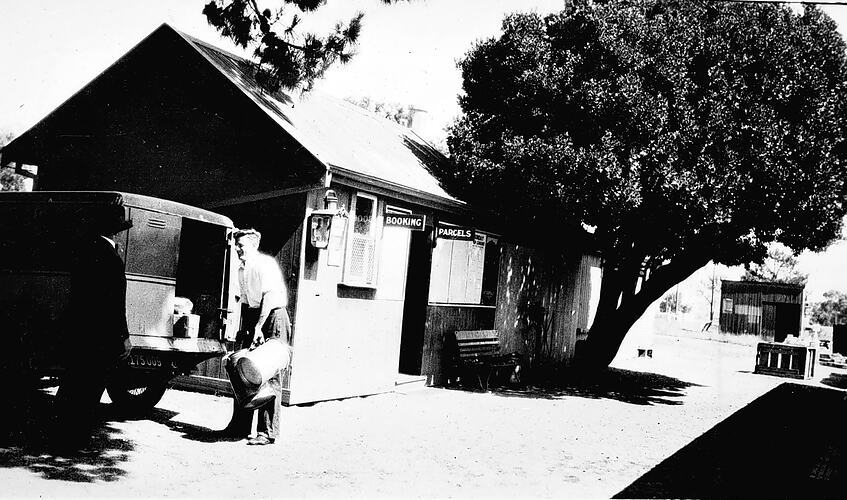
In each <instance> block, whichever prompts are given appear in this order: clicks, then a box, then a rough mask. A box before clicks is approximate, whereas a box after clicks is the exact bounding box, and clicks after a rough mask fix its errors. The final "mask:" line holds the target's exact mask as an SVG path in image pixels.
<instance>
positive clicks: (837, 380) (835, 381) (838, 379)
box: [821, 372, 847, 389]
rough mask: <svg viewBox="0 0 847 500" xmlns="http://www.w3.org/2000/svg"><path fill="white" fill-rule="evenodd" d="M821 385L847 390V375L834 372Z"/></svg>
mask: <svg viewBox="0 0 847 500" xmlns="http://www.w3.org/2000/svg"><path fill="white" fill-rule="evenodd" d="M821 384H823V385H828V386H830V387H836V388H838V389H847V374H845V373H837V372H832V373H830V374H829V375H827V376H826V377H824V378H823V379H822V380H821Z"/></svg>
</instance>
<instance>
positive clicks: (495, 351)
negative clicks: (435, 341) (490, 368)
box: [453, 330, 500, 361]
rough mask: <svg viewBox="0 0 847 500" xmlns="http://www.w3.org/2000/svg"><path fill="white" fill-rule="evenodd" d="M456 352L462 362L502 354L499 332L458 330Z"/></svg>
mask: <svg viewBox="0 0 847 500" xmlns="http://www.w3.org/2000/svg"><path fill="white" fill-rule="evenodd" d="M453 333H454V335H455V338H456V350H457V354H458V357H459V359H460V360H461V361H473V360H475V359H482V358H487V357H492V356H498V355H499V354H500V337H499V336H498V335H497V330H457V331H455V332H453Z"/></svg>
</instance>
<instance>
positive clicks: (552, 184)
mask: <svg viewBox="0 0 847 500" xmlns="http://www.w3.org/2000/svg"><path fill="white" fill-rule="evenodd" d="M845 61H847V57H846V56H845V42H844V40H843V39H842V37H841V35H840V33H839V32H838V29H837V25H836V24H835V22H833V20H832V19H830V18H829V17H828V16H827V15H826V14H825V13H823V12H822V11H821V10H820V9H819V8H817V7H814V6H809V5H806V6H805V7H804V10H803V11H802V13H797V12H794V11H793V10H792V9H791V8H789V7H788V6H786V5H785V4H776V3H741V2H709V1H679V0H626V1H624V0H619V1H608V2H591V1H575V2H573V7H572V8H566V9H565V10H564V11H562V12H560V13H557V14H552V15H549V16H546V17H544V18H542V17H541V16H539V15H537V14H519V15H512V16H509V17H507V18H506V20H505V21H504V22H503V28H502V34H501V35H500V36H498V37H497V38H494V39H489V40H484V41H481V42H479V43H478V44H476V45H475V46H474V47H473V48H472V50H471V51H470V52H469V53H468V54H467V56H466V57H465V59H464V60H463V61H461V63H460V67H461V70H462V77H463V89H464V95H463V96H462V97H461V98H460V104H461V107H462V110H463V116H461V117H460V118H459V119H458V120H457V121H456V122H455V123H454V125H453V126H452V128H451V133H450V137H449V138H448V144H449V147H450V153H451V159H453V160H454V164H453V165H448V166H445V167H443V168H441V169H440V170H439V171H437V172H436V174H437V175H438V177H439V178H440V179H441V181H442V184H443V185H444V186H445V188H446V189H447V190H448V191H449V192H450V193H451V194H453V195H455V196H457V197H459V198H461V199H463V200H465V201H467V202H468V203H469V204H471V205H472V206H477V207H480V208H488V209H490V210H492V211H494V212H495V213H497V214H498V215H499V216H500V220H502V221H503V222H504V224H505V225H507V226H508V227H513V228H526V230H527V234H526V237H527V238H531V237H532V234H541V235H545V237H546V236H547V235H555V234H568V235H570V236H569V237H568V238H567V239H566V242H567V243H566V244H564V245H561V244H557V243H552V244H551V243H550V241H557V240H555V239H549V238H547V239H545V238H540V239H539V240H538V244H539V245H548V246H550V247H551V251H556V252H562V253H564V252H568V251H571V252H572V251H575V250H576V251H578V250H579V249H580V248H582V249H597V250H599V252H600V254H601V255H602V258H603V263H602V265H603V277H602V284H601V289H600V294H599V303H598V307H597V312H596V317H595V320H594V323H593V324H592V326H591V329H590V331H589V333H588V336H587V338H586V339H585V341H584V342H583V343H581V344H580V345H579V346H578V347H577V349H576V354H575V358H574V361H575V363H576V364H577V365H580V366H583V367H586V368H600V367H604V366H607V365H608V363H610V362H611V360H612V359H613V358H614V356H615V354H616V352H617V350H618V348H619V347H620V345H621V342H622V341H623V339H624V336H625V335H626V333H627V332H628V331H629V329H630V328H631V327H632V325H633V324H634V323H635V322H636V321H637V320H638V318H639V317H640V316H641V315H642V314H643V313H644V312H645V311H646V310H647V308H648V307H649V306H650V304H652V303H653V302H654V301H656V300H659V299H660V298H661V297H662V296H663V295H664V294H665V292H666V291H667V290H669V289H670V288H671V287H673V286H674V285H676V284H677V283H679V282H680V281H682V280H684V279H685V278H687V277H688V276H690V275H691V274H692V273H693V272H694V271H696V270H697V269H700V268H701V267H703V266H704V265H706V263H708V262H709V261H710V260H713V261H715V262H719V263H722V264H726V265H730V266H734V265H740V264H743V263H745V262H751V261H758V260H761V259H762V258H763V257H764V256H765V255H766V251H767V245H768V244H769V243H771V242H773V241H780V242H782V243H784V244H785V245H786V246H788V247H790V248H792V249H794V250H796V251H798V252H800V251H803V250H805V249H811V250H816V251H817V250H821V249H823V248H825V247H826V246H827V245H828V244H829V243H830V242H831V241H832V240H833V239H834V238H836V237H837V236H838V235H839V232H840V228H841V221H842V218H843V217H844V215H845V212H847V204H845V203H844V199H845V195H846V194H847V183H845V181H846V180H847V62H845ZM583 225H586V226H588V227H592V228H594V232H593V234H591V235H586V234H585V233H584V232H583V231H582V230H581V227H583ZM580 234H582V235H584V237H583V238H579V235H580ZM580 240H581V241H583V243H582V246H581V247H580V246H579V244H580ZM556 245H560V246H556ZM639 283H640V284H641V286H640V287H639Z"/></svg>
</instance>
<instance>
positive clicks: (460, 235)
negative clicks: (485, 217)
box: [435, 226, 476, 241]
mask: <svg viewBox="0 0 847 500" xmlns="http://www.w3.org/2000/svg"><path fill="white" fill-rule="evenodd" d="M475 235H476V231H474V228H472V227H464V226H436V228H435V237H436V238H441V239H445V240H463V241H473V239H474V236H475Z"/></svg>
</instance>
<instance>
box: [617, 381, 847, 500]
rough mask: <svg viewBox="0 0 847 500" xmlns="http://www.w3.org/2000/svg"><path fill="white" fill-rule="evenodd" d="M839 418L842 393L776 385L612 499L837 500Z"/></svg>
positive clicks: (845, 431) (841, 445) (845, 439)
mask: <svg viewBox="0 0 847 500" xmlns="http://www.w3.org/2000/svg"><path fill="white" fill-rule="evenodd" d="M845 417H847V394H845V393H844V392H843V391H837V390H833V389H827V388H820V387H812V386H807V385H800V384H793V383H784V384H782V385H780V386H778V387H776V388H775V389H773V390H771V391H770V392H768V393H767V394H765V395H763V396H761V397H760V398H758V399H756V400H755V401H753V402H752V403H750V404H749V405H747V406H746V407H744V408H742V409H741V410H739V411H737V412H736V413H734V414H733V415H731V416H730V417H728V418H727V419H726V420H724V421H723V422H721V423H719V424H718V425H716V426H715V427H713V428H712V429H710V430H709V431H707V432H706V433H704V434H703V435H701V436H700V437H698V438H697V439H695V440H694V441H692V442H691V443H690V444H688V445H687V446H686V447H684V448H682V449H681V450H679V451H678V452H676V453H674V454H673V455H671V456H670V457H668V458H667V459H666V460H664V461H663V462H661V463H660V464H659V465H657V466H656V467H654V468H653V469H652V470H650V471H649V472H647V473H646V474H644V475H643V476H642V477H640V478H639V479H637V480H636V481H635V482H633V483H632V484H631V485H629V486H627V487H626V488H625V489H624V490H623V491H621V492H620V493H618V494H617V495H615V497H614V498H843V495H844V483H843V481H844V479H847V477H845V476H847V475H845V469H844V464H845V463H847V462H845V458H847V457H845V447H847V426H844V425H842V422H844V419H845ZM826 423H830V424H831V425H826ZM822 424H823V425H824V427H823V428H824V429H826V430H825V431H821V429H822V427H821V425H822Z"/></svg>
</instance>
